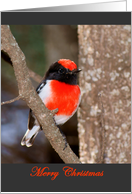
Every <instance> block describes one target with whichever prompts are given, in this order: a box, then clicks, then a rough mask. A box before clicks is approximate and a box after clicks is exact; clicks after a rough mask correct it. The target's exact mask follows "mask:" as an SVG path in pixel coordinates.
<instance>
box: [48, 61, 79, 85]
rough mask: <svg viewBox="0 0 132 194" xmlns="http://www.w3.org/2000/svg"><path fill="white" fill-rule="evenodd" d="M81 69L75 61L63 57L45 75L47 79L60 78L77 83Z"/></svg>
mask: <svg viewBox="0 0 132 194" xmlns="http://www.w3.org/2000/svg"><path fill="white" fill-rule="evenodd" d="M80 71H81V70H80V69H77V66H76V64H75V63H74V62H73V61H71V60H68V59H61V60H59V61H57V62H55V63H53V64H52V65H51V66H50V68H49V70H48V71H47V73H46V75H45V80H58V81H60V82H65V83H67V84H71V85H77V73H78V72H80Z"/></svg>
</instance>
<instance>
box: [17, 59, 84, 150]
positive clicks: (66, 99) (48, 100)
mask: <svg viewBox="0 0 132 194" xmlns="http://www.w3.org/2000/svg"><path fill="white" fill-rule="evenodd" d="M80 71H81V69H78V68H77V65H76V64H75V62H74V61H71V60H70V59H59V60H58V61H56V62H54V63H52V64H51V65H50V67H49V69H48V70H47V72H46V73H45V76H44V78H43V79H42V81H41V83H40V84H39V85H38V87H37V88H36V92H37V94H38V95H39V97H40V98H41V100H42V101H43V103H44V104H45V106H46V107H47V108H48V109H49V110H54V109H58V112H57V113H56V114H55V115H54V121H55V124H56V125H57V126H60V125H63V124H64V123H65V122H66V121H68V120H69V119H70V118H71V117H72V116H73V115H74V113H75V112H76V110H77V108H78V106H79V104H80V101H81V90H80V87H79V86H78V84H77V74H78V73H79V72H80ZM49 127H50V126H49ZM41 130H42V127H41V126H40V124H39V123H38V121H37V119H36V117H35V115H34V113H33V111H32V110H31V109H30V110H29V116H28V129H27V131H26V133H25V135H24V137H23V138H22V141H21V145H22V146H24V145H25V146H27V147H31V146H32V145H33V143H34V140H35V137H36V136H37V134H38V132H39V131H41ZM61 132H62V131H61ZM62 134H63V132H62Z"/></svg>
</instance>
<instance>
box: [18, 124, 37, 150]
mask: <svg viewBox="0 0 132 194" xmlns="http://www.w3.org/2000/svg"><path fill="white" fill-rule="evenodd" d="M39 130H40V126H37V125H35V126H34V127H33V128H32V129H30V130H29V129H27V131H26V133H25V135H24V137H23V138H22V141H21V145H22V146H24V145H26V146H27V147H31V146H32V145H33V142H34V139H35V137H36V135H37V134H38V132H39Z"/></svg>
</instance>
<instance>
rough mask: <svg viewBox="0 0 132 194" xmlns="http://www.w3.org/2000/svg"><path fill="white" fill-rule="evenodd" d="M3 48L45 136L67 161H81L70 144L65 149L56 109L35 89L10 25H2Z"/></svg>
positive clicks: (23, 96) (22, 95) (23, 95)
mask: <svg viewBox="0 0 132 194" xmlns="http://www.w3.org/2000/svg"><path fill="white" fill-rule="evenodd" d="M1 45H2V46H1V50H3V51H4V52H6V53H7V54H8V55H9V57H10V58H11V61H12V64H13V68H14V72H15V76H16V80H17V83H18V89H19V96H20V97H21V98H22V99H23V100H24V101H25V102H26V103H27V105H28V106H29V107H30V108H31V109H32V110H33V112H34V114H35V116H36V118H37V120H38V122H39V123H40V124H41V126H42V128H43V130H44V132H45V136H46V137H47V138H48V140H49V141H50V143H51V145H52V146H53V148H54V149H55V151H56V152H57V153H58V154H59V156H60V157H61V159H62V160H63V161H64V162H65V163H80V161H79V159H78V157H77V156H76V155H75V154H74V153H73V152H72V150H71V148H70V147H69V145H68V146H67V148H66V149H65V150H63V148H64V147H65V141H64V140H63V137H62V135H61V133H60V132H59V129H58V128H57V126H56V125H55V123H54V120H53V115H54V113H55V112H54V111H53V112H51V111H49V110H48V109H47V108H46V107H45V106H44V104H43V102H42V100H41V99H40V98H39V96H38V95H37V93H36V91H35V90H34V88H33V86H32V83H31V81H30V77H29V73H28V68H27V66H26V61H25V56H24V54H23V52H22V51H21V49H20V47H19V46H18V44H17V42H16V40H15V38H14V37H13V35H12V33H11V31H10V28H9V26H6V25H5V26H4V25H2V26H1Z"/></svg>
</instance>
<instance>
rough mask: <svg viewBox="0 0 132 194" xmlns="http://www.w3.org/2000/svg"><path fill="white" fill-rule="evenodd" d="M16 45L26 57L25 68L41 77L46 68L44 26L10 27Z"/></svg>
mask: <svg viewBox="0 0 132 194" xmlns="http://www.w3.org/2000/svg"><path fill="white" fill-rule="evenodd" d="M10 29H11V32H12V34H13V35H14V37H15V39H16V41H17V43H18V45H19V46H20V48H21V50H22V51H23V53H24V54H25V56H26V62H27V66H28V67H29V68H30V69H32V70H33V71H35V72H36V73H38V74H39V75H41V76H43V74H44V70H45V67H46V65H45V64H46V62H45V47H44V26H42V25H10Z"/></svg>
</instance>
